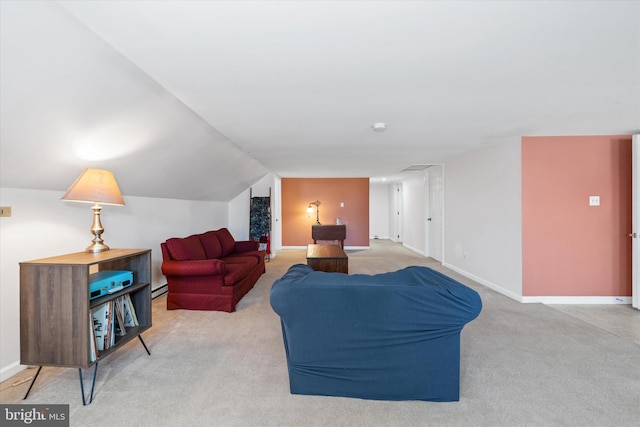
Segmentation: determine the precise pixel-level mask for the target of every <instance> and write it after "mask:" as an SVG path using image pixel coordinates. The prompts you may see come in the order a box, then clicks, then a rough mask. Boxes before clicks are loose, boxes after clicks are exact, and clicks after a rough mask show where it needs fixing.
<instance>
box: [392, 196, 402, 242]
mask: <svg viewBox="0 0 640 427" xmlns="http://www.w3.org/2000/svg"><path fill="white" fill-rule="evenodd" d="M391 240H392V241H394V242H402V184H394V186H393V232H392V234H391Z"/></svg>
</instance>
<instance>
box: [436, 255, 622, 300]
mask: <svg viewBox="0 0 640 427" xmlns="http://www.w3.org/2000/svg"><path fill="white" fill-rule="evenodd" d="M443 266H444V267H447V268H449V269H451V270H453V271H455V272H456V273H460V274H462V275H463V276H464V277H466V278H468V279H471V280H473V281H474V282H478V283H480V284H481V285H484V286H486V287H487V288H489V289H493V290H494V291H496V292H498V293H500V294H502V295H504V296H506V297H509V298H511V299H513V300H516V301H518V302H521V303H523V304H535V303H540V304H567V305H570V304H574V305H588V304H603V305H604V304H631V297H616V296H612V297H608V296H604V297H602V296H597V297H593V296H561V297H557V296H537V297H523V296H522V295H518V294H515V293H513V292H512V291H510V290H508V289H504V288H503V287H501V286H498V285H496V284H495V283H492V282H489V281H487V280H484V279H482V278H480V277H478V276H476V275H474V274H471V273H469V272H467V271H465V270H462V269H460V268H458V267H455V266H453V265H450V264H447V263H445V264H443Z"/></svg>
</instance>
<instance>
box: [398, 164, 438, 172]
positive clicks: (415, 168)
mask: <svg viewBox="0 0 640 427" xmlns="http://www.w3.org/2000/svg"><path fill="white" fill-rule="evenodd" d="M429 166H431V165H409V166H408V167H406V168H405V169H402V170H401V171H400V172H411V171H423V170H425V169H426V168H428V167H429Z"/></svg>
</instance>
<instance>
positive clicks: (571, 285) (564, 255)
mask: <svg viewBox="0 0 640 427" xmlns="http://www.w3.org/2000/svg"><path fill="white" fill-rule="evenodd" d="M589 196H600V206H593V207H592V206H589ZM630 231H631V136H577V137H523V138H522V245H523V248H522V253H523V265H522V274H523V278H522V279H523V280H522V283H523V289H522V295H523V296H630V295H631V239H630V238H629V237H628V234H629V232H630Z"/></svg>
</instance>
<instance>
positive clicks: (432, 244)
mask: <svg viewBox="0 0 640 427" xmlns="http://www.w3.org/2000/svg"><path fill="white" fill-rule="evenodd" d="M428 170H429V217H428V218H427V221H428V222H427V224H428V226H429V256H430V257H431V258H433V259H435V260H437V261H440V262H442V240H443V239H442V237H443V233H442V231H443V228H444V227H443V225H444V219H443V218H444V208H443V205H444V180H443V176H442V175H443V174H442V166H431V167H430V168H429V169H428Z"/></svg>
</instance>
